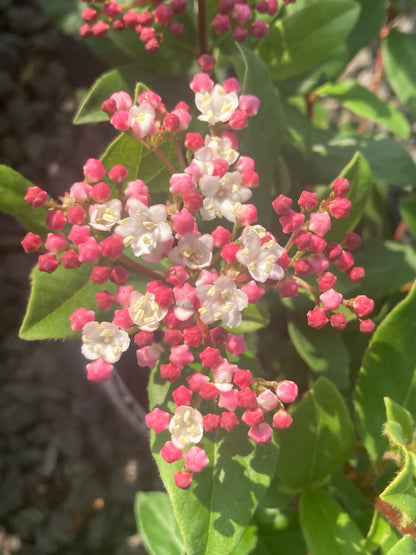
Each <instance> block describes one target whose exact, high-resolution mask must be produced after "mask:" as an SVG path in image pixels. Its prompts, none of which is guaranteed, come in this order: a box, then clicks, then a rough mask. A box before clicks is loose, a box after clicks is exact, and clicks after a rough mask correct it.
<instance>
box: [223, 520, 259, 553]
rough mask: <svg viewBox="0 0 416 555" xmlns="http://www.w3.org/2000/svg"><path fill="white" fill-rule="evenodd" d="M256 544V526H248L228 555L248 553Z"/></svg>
mask: <svg viewBox="0 0 416 555" xmlns="http://www.w3.org/2000/svg"><path fill="white" fill-rule="evenodd" d="M256 544H257V528H256V527H255V526H248V527H247V528H246V530H245V532H244V534H243V536H242V538H241V539H240V541H239V542H238V545H237V547H236V548H234V549H233V550H232V551H231V554H230V555H248V554H249V553H253V549H254V548H255V547H256Z"/></svg>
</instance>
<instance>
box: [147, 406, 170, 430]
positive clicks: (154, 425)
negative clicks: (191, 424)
mask: <svg viewBox="0 0 416 555" xmlns="http://www.w3.org/2000/svg"><path fill="white" fill-rule="evenodd" d="M169 421H170V417H169V413H167V412H165V411H164V410H161V409H159V408H157V407H156V408H155V409H153V410H152V411H151V412H149V413H148V414H146V424H147V426H148V427H149V428H150V429H151V430H154V431H155V432H156V433H157V434H158V433H160V432H163V430H166V429H167V428H169Z"/></svg>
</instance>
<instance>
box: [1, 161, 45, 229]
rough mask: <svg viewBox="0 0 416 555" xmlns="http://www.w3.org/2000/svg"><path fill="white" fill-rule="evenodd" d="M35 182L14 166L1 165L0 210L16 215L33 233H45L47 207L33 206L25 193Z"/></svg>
mask: <svg viewBox="0 0 416 555" xmlns="http://www.w3.org/2000/svg"><path fill="white" fill-rule="evenodd" d="M29 187H33V183H31V182H30V181H28V180H27V179H26V178H25V177H23V175H21V174H20V173H18V172H17V171H15V170H12V168H9V167H7V166H2V165H0V210H2V211H3V212H5V213H6V214H10V216H14V217H15V218H16V219H17V220H18V221H19V222H20V223H21V224H22V226H23V227H25V228H26V229H27V230H28V231H32V232H33V233H40V234H44V233H46V232H47V231H49V230H48V228H47V227H46V224H45V219H46V210H47V209H46V208H32V207H31V206H30V204H29V203H28V202H27V201H26V200H25V198H24V197H25V195H26V193H27V190H28V188H29Z"/></svg>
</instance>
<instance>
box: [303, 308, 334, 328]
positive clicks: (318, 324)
mask: <svg viewBox="0 0 416 555" xmlns="http://www.w3.org/2000/svg"><path fill="white" fill-rule="evenodd" d="M306 316H307V318H308V325H309V326H310V327H311V328H316V329H320V328H323V327H324V326H325V325H326V324H327V323H328V322H329V320H328V317H327V315H326V314H325V310H324V309H323V308H319V307H315V308H314V309H313V310H310V311H309V312H308V313H307V314H306Z"/></svg>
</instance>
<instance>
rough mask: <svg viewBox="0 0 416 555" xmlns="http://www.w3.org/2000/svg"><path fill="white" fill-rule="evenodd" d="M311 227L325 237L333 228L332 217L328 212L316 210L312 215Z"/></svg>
mask: <svg viewBox="0 0 416 555" xmlns="http://www.w3.org/2000/svg"><path fill="white" fill-rule="evenodd" d="M309 229H310V231H313V232H314V233H316V234H317V235H319V236H320V237H323V236H324V235H326V233H328V231H329V230H330V229H331V218H330V216H329V214H328V212H315V213H313V214H311V216H310V222H309Z"/></svg>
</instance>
